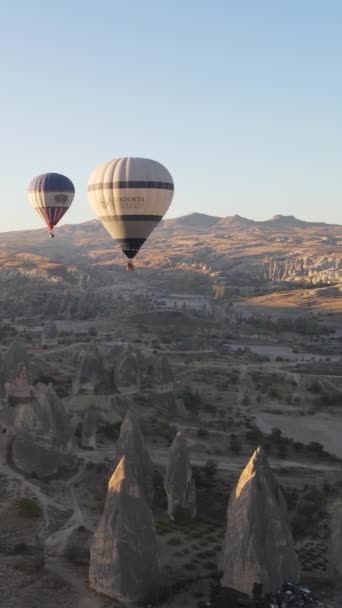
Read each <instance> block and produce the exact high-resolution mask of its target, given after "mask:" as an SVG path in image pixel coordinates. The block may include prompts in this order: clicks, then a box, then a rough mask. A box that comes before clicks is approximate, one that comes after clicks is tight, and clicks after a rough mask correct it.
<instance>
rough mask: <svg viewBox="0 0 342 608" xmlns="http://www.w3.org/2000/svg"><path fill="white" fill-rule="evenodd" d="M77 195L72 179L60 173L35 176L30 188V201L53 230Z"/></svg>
mask: <svg viewBox="0 0 342 608" xmlns="http://www.w3.org/2000/svg"><path fill="white" fill-rule="evenodd" d="M74 196H75V188H74V184H73V183H72V181H71V180H70V179H69V178H68V177H66V176H65V175H60V174H59V173H44V174H43V175H38V176H37V177H34V178H33V180H32V181H31V182H30V185H29V188H28V197H29V201H30V203H31V205H32V207H33V209H35V210H36V211H37V213H38V214H39V215H40V217H41V218H42V219H43V220H44V222H45V223H46V224H47V226H48V228H49V229H50V230H52V229H53V228H54V226H56V225H57V224H58V222H59V221H60V220H61V219H62V217H63V215H65V213H66V212H67V211H68V209H69V207H70V205H71V203H72V201H73V199H74Z"/></svg>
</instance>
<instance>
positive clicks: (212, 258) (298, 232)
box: [0, 213, 342, 284]
mask: <svg viewBox="0 0 342 608" xmlns="http://www.w3.org/2000/svg"><path fill="white" fill-rule="evenodd" d="M56 237H57V238H56V239H55V240H54V241H51V240H50V239H49V238H48V237H47V233H46V231H45V230H30V231H21V232H8V233H1V234H0V280H1V281H3V280H6V281H9V280H11V278H13V273H15V275H17V274H18V273H19V274H20V276H21V277H22V278H23V279H24V278H26V277H29V278H42V277H43V278H44V277H45V278H47V279H49V280H53V281H54V282H60V281H68V280H69V279H70V276H71V275H72V272H73V269H74V266H75V265H76V266H77V267H78V269H79V268H80V267H82V266H94V265H96V266H97V265H101V266H103V267H106V266H108V265H112V264H114V266H115V265H119V267H121V266H123V265H124V260H123V256H122V254H121V251H120V249H119V247H118V246H117V245H116V244H115V243H114V242H113V241H111V239H110V237H109V236H108V235H107V233H106V232H105V230H104V229H103V228H102V226H101V225H100V224H99V223H98V222H97V221H90V222H85V223H82V224H78V225H64V226H61V227H60V228H58V229H57V230H56ZM138 265H139V267H143V268H144V269H146V270H148V269H152V268H153V269H163V270H168V271H174V270H179V271H182V270H188V269H191V270H193V271H194V272H196V273H202V274H203V273H204V274H207V275H210V276H212V277H217V276H219V277H223V278H224V279H228V280H232V279H233V280H234V282H235V283H236V282H238V283H244V282H245V281H246V280H248V281H249V280H250V279H251V278H253V280H254V281H261V282H265V281H272V282H284V281H287V282H295V283H311V284H320V283H328V284H337V283H341V282H342V226H340V225H331V224H325V223H323V222H321V223H316V222H305V221H302V220H299V219H297V218H295V217H294V216H282V215H275V216H274V217H273V218H272V219H270V220H267V221H254V220H249V219H246V218H243V217H240V216H238V215H235V216H233V217H225V218H220V217H214V216H210V215H205V214H200V213H193V214H190V215H186V216H183V217H179V218H176V219H169V220H165V221H163V222H162V223H161V225H160V226H159V227H158V228H157V229H156V231H155V232H154V233H153V234H152V236H151V237H150V239H149V241H148V242H147V243H146V245H145V246H144V248H143V249H142V251H141V253H140V255H139V257H138Z"/></svg>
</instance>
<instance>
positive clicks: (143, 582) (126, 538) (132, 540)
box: [89, 457, 161, 605]
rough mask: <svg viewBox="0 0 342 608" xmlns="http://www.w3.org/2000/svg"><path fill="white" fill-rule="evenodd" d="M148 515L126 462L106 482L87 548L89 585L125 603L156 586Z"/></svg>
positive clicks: (152, 531) (157, 566)
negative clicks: (88, 547)
mask: <svg viewBox="0 0 342 608" xmlns="http://www.w3.org/2000/svg"><path fill="white" fill-rule="evenodd" d="M160 575H161V571H160V563H159V557H158V547H157V539H156V534H155V529H154V523H153V516H152V511H151V509H150V507H149V506H148V504H147V503H146V501H145V500H144V498H143V496H142V493H141V489H140V485H139V484H138V483H137V481H136V479H135V476H134V474H133V472H132V471H131V468H130V466H129V465H128V463H127V461H126V458H125V457H123V458H122V459H121V460H120V462H119V464H118V466H117V468H116V469H115V471H114V473H113V475H112V477H111V479H110V481H109V484H108V492H107V498H106V503H105V508H104V513H103V515H102V518H101V520H100V523H99V525H98V527H97V529H96V531H95V534H94V537H93V541H92V544H91V549H90V568H89V581H90V585H91V586H92V587H93V588H94V589H95V590H96V591H97V592H99V593H103V594H105V595H108V596H110V597H112V598H115V599H117V600H119V601H121V602H123V603H124V604H125V605H126V604H131V603H134V602H139V601H143V600H145V599H147V598H148V595H149V593H151V591H152V590H153V589H155V588H156V587H157V586H158V585H159V584H160Z"/></svg>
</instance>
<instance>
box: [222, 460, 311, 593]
mask: <svg viewBox="0 0 342 608" xmlns="http://www.w3.org/2000/svg"><path fill="white" fill-rule="evenodd" d="M220 570H221V571H222V572H223V577H222V585H223V586H224V587H231V588H233V589H236V590H238V591H241V592H243V593H247V594H251V593H252V591H253V586H254V584H255V583H259V584H261V585H262V586H263V591H264V592H272V591H276V590H277V589H280V588H281V587H282V585H283V584H284V583H286V582H289V581H291V582H298V581H299V576H300V569H299V563H298V559H297V555H296V552H295V548H294V542H293V538H292V534H291V530H290V526H289V522H288V517H287V512H286V506H285V502H284V499H283V496H282V493H281V490H280V488H279V486H278V484H277V481H276V480H275V478H274V476H273V473H272V471H271V469H270V467H269V465H268V462H267V459H266V456H265V454H264V452H263V450H262V448H258V449H257V450H256V451H255V452H254V454H253V455H252V457H251V459H250V461H249V462H248V464H247V466H246V467H245V469H244V470H243V472H242V474H241V476H240V478H239V481H238V483H237V485H236V487H235V488H234V490H233V492H232V494H231V497H230V500H229V504H228V511H227V528H226V534H225V539H224V545H223V550H222V554H221V559H220Z"/></svg>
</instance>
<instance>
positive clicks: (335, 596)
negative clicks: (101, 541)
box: [0, 214, 342, 608]
mask: <svg viewBox="0 0 342 608" xmlns="http://www.w3.org/2000/svg"><path fill="white" fill-rule="evenodd" d="M0 286H1V290H0V337H1V340H0V348H1V360H2V363H1V368H0V396H1V410H0V427H1V428H2V443H1V444H0V455H1V468H0V488H1V491H0V496H1V499H0V513H1V524H0V598H1V602H0V603H1V605H3V606H9V605H11V606H12V607H13V608H35V607H36V605H37V597H39V601H40V603H41V604H42V605H44V606H45V607H46V608H54V607H59V606H60V607H70V608H88V607H89V608H90V607H94V608H107V607H109V606H117V605H118V604H117V603H116V602H115V601H114V600H111V599H109V598H106V597H105V596H103V595H100V594H95V592H94V591H93V590H92V589H90V585H89V581H88V564H89V551H88V550H87V547H88V546H89V540H90V538H91V536H92V534H93V533H94V530H95V528H96V526H97V524H98V521H99V519H100V517H101V515H102V512H103V508H104V501H105V498H106V492H107V483H108V479H109V477H110V476H111V474H112V473H113V468H114V464H115V449H116V442H117V439H118V437H119V431H120V424H121V421H122V419H123V418H124V416H125V413H126V412H127V410H129V409H131V410H132V411H134V413H135V415H136V416H137V418H138V419H139V420H140V425H141V429H142V432H143V435H144V438H145V445H146V447H147V449H148V451H149V454H150V457H151V459H152V462H153V465H154V468H155V476H154V486H155V487H154V491H155V496H154V502H153V505H152V511H153V516H154V522H155V526H156V531H157V538H158V543H159V547H160V555H161V562H162V568H163V572H164V575H165V577H166V581H167V583H166V587H168V588H169V589H171V591H170V593H169V594H168V597H167V598H164V599H161V600H160V602H159V604H158V605H160V606H165V607H166V606H168V607H170V608H171V607H172V608H176V607H177V608H181V607H182V606H184V608H185V607H187V608H197V607H198V606H201V602H205V601H207V600H208V598H209V589H210V585H211V584H212V583H213V581H215V580H216V579H217V569H218V557H219V555H220V552H221V549H222V543H223V539H224V529H225V517H226V510H227V504H228V499H229V496H230V494H231V492H232V489H233V487H234V484H235V483H236V481H237V479H238V477H239V475H240V472H241V470H242V469H243V467H244V465H245V464H246V462H247V461H248V459H249V457H250V456H251V454H252V452H253V451H254V450H255V449H256V448H257V447H258V446H259V445H263V446H264V448H265V451H266V453H267V455H268V458H269V461H270V464H271V467H272V470H273V472H274V474H275V476H276V478H277V479H278V482H279V484H280V485H281V487H282V489H283V491H284V494H285V498H286V504H287V507H288V511H289V517H290V522H291V529H292V533H293V536H294V540H295V547H296V551H297V555H298V557H299V561H300V565H301V570H302V575H301V581H302V583H303V584H305V585H307V586H309V587H310V588H312V589H314V590H315V592H316V593H317V597H319V598H321V600H322V601H323V602H325V603H326V604H325V605H327V606H331V607H332V608H337V607H340V606H341V598H342V594H341V590H340V589H339V584H340V581H339V580H338V575H337V574H336V572H337V571H338V570H339V572H340V573H341V572H342V553H341V555H340V558H339V563H337V564H336V555H335V557H334V558H332V557H331V536H332V535H333V536H334V537H336V536H337V533H336V530H335V529H334V530H332V526H333V524H332V522H336V521H339V519H338V518H339V517H340V518H341V522H342V511H341V507H340V501H341V499H342V442H341V434H342V411H341V404H342V298H341V296H342V226H338V225H336V226H333V225H326V224H323V223H307V222H303V221H300V220H297V219H296V218H293V217H292V216H291V217H283V216H275V217H274V218H273V219H271V220H269V221H266V222H254V221H252V220H247V219H245V218H241V217H239V216H234V217H227V218H216V217H211V216H205V215H201V214H193V215H191V216H185V217H183V218H178V219H172V220H166V221H164V222H163V223H162V225H161V226H160V228H158V229H157V230H156V231H155V233H154V234H153V235H152V237H151V238H150V240H149V241H148V243H147V244H146V246H145V247H144V248H143V249H142V250H141V253H140V254H139V256H138V260H137V264H136V272H134V273H127V272H126V271H125V260H124V259H123V256H122V255H121V252H120V250H119V248H118V247H117V246H116V245H115V244H114V243H112V241H111V240H110V238H109V237H108V235H107V234H106V233H105V232H104V231H103V229H102V228H101V227H100V225H99V224H98V223H97V222H88V223H85V224H80V225H77V226H76V225H75V226H72V225H65V226H63V227H61V228H59V229H57V230H56V238H55V239H54V240H53V241H51V240H50V239H48V236H47V234H46V231H43V230H39V231H26V232H18V233H0ZM19 339H20V341H21V342H20V345H18V343H17V345H16V346H15V347H13V341H14V343H16V341H18V340H19ZM11 345H12V346H11ZM11 349H12V350H11ZM23 349H24V350H23ZM24 351H25V352H24ZM8 353H9V354H8ZM165 359H167V366H168V367H167V369H168V371H165V368H164V367H163V365H164V364H161V363H160V361H161V360H163V361H165ZM165 365H166V364H165ZM18 366H19V367H18ZM161 369H162V370H164V371H160V370H161ZM49 383H51V385H52V388H53V390H54V391H55V393H56V395H57V396H58V397H59V399H60V400H61V401H62V404H63V406H64V408H65V411H66V415H67V420H68V423H66V422H65V421H64V422H63V425H65V424H69V423H70V429H71V430H72V437H69V436H68V440H65V447H63V459H65V460H63V462H62V461H61V462H62V464H58V462H57V461H56V462H57V464H56V463H55V461H53V463H52V464H51V470H50V469H49V470H48V466H50V464H49V462H48V459H47V460H46V463H45V464H44V466H45V467H46V468H45V469H44V467H43V466H42V464H41V458H40V457H38V456H36V454H34V457H32V463H33V462H34V464H32V466H31V464H30V467H31V468H30V467H29V466H28V464H27V463H25V462H24V464H23V461H24V460H25V459H24V457H23V454H29V458H28V460H27V462H28V461H29V460H30V458H31V452H30V451H29V450H31V449H34V448H32V445H33V444H34V443H35V441H37V442H38V443H39V445H40V446H41V448H42V449H43V450H45V451H46V450H47V444H46V440H45V438H44V437H45V435H49V431H46V432H45V431H44V433H43V432H40V431H39V433H40V434H39V437H38V434H37V431H36V429H37V426H35V423H34V422H32V421H33V420H38V418H39V416H38V414H37V412H38V409H36V410H34V412H33V413H32V415H31V414H30V416H28V415H26V414H25V411H28V408H29V407H31V405H30V404H32V395H30V390H31V388H30V387H34V388H33V389H32V390H34V391H36V393H35V395H36V396H35V398H34V399H38V401H39V400H41V401H39V403H40V402H41V403H43V401H44V399H45V392H44V391H45V390H46V388H44V386H45V385H48V384H49ZM37 391H38V392H37ZM39 391H40V392H39ZM38 393H39V395H38ZM37 395H38V397H37ZM54 398H55V397H52V398H51V399H52V400H53V399H54ZM44 403H45V402H44ZM32 407H33V406H32ZM34 407H35V406H34ZM58 407H59V406H58ZM57 409H58V408H57ZM39 411H40V410H39ZM63 411H64V410H63ZM89 412H92V413H91V414H90V413H89ZM94 412H95V413H94ZM25 416H26V418H25ZM63 420H64V419H63ZM37 424H38V423H37ZM39 424H42V425H43V424H45V421H44V423H43V422H42V423H40V422H39ZM60 426H61V424H60V423H59V425H58V424H57V423H56V429H57V428H60ZM42 428H43V426H42ZM44 428H45V427H44ZM18 429H19V430H18ZM177 431H184V436H185V438H186V440H187V444H188V446H189V450H190V458H191V464H192V474H193V478H194V479H195V483H196V493H197V516H196V518H195V519H193V520H192V521H191V523H189V524H187V525H184V524H183V523H175V522H174V521H172V520H170V519H169V518H168V516H167V510H166V495H165V492H164V489H163V477H164V475H165V470H166V466H167V462H168V450H169V446H170V444H171V443H172V441H173V439H174V438H175V436H176V434H177ZM17 432H18V436H20V437H22V445H21V446H19V445H17V446H16V441H17V443H18V440H17V439H16V433H17ZM20 433H21V435H20ZM56 433H57V431H56ZM49 437H50V435H49ZM49 440H50V439H49ZM51 441H52V439H51ZM58 441H59V439H58ZM63 441H64V440H63ZM67 444H68V447H66V446H67ZM51 445H52V443H51ZM63 445H64V444H63ZM23 446H24V447H23ZM28 446H31V447H28ZM49 446H50V444H49ZM50 448H51V446H50V447H49V450H50ZM59 449H60V448H58V449H57V448H56V445H55V444H53V451H54V454H55V453H57V452H58V450H59ZM51 450H52V448H51ZM44 453H45V452H44ZM71 456H72V458H71ZM49 457H50V456H49ZM51 462H52V461H51ZM35 467H36V468H35ZM43 469H44V470H43ZM336 513H337V515H336ZM334 525H335V524H334ZM340 534H341V538H339V540H338V541H336V543H338V542H339V543H340V545H339V546H340V547H341V551H342V523H341V525H340ZM335 553H336V552H335ZM337 561H338V560H337Z"/></svg>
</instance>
